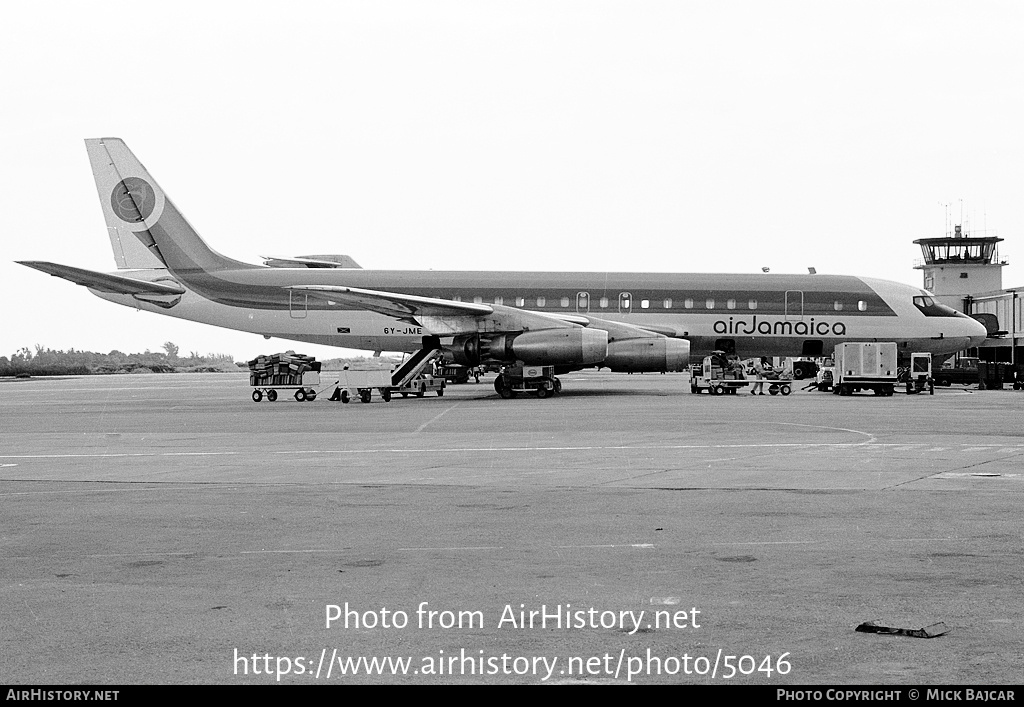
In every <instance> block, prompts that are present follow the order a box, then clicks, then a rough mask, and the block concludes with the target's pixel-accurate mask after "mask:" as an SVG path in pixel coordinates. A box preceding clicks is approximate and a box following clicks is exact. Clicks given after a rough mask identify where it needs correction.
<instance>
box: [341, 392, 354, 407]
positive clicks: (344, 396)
mask: <svg viewBox="0 0 1024 707" xmlns="http://www.w3.org/2000/svg"><path fill="white" fill-rule="evenodd" d="M351 399H352V396H351V395H349V393H348V391H347V390H343V391H341V402H343V403H345V404H348V401H349V400H351Z"/></svg>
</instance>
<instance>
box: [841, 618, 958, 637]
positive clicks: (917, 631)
mask: <svg viewBox="0 0 1024 707" xmlns="http://www.w3.org/2000/svg"><path fill="white" fill-rule="evenodd" d="M854 630H855V631H857V632H858V633H887V634H890V635H894V636H910V637H912V638H935V637H936V636H942V635H944V634H946V633H949V629H948V628H946V624H944V623H942V622H941V621H940V622H939V623H937V624H932V625H931V626H925V627H924V628H894V627H892V626H881V625H879V624H877V623H875V622H874V621H865V622H864V623H862V624H861V625H860V626H858V627H857V628H856V629H854Z"/></svg>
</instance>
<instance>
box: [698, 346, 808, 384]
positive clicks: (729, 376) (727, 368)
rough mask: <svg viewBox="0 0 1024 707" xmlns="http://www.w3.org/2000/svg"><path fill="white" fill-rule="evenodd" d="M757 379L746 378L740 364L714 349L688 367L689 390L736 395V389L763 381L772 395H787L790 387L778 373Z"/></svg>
mask: <svg viewBox="0 0 1024 707" xmlns="http://www.w3.org/2000/svg"><path fill="white" fill-rule="evenodd" d="M773 373H774V372H772V373H766V377H765V378H763V379H761V380H757V379H753V378H747V377H746V376H745V375H744V373H743V368H742V366H737V365H736V364H733V363H731V362H730V361H729V359H727V358H726V357H725V354H724V353H723V352H721V351H716V352H714V353H712V354H711V355H710V356H705V357H704V360H703V362H701V363H695V364H693V366H692V367H691V368H690V392H691V393H700V392H701V391H702V390H706V391H708V393H710V394H711V395H726V394H728V395H736V391H737V390H739V389H740V388H744V387H746V386H748V385H754V384H755V383H764V384H766V385H767V386H768V392H769V393H770V394H772V395H778V394H779V393H782V394H783V395H789V394H790V393H791V392H792V388H791V386H790V383H789V381H788V380H780V379H779V378H778V375H779V374H774V375H775V376H776V377H775V379H770V378H768V377H767V376H769V375H772V374H773Z"/></svg>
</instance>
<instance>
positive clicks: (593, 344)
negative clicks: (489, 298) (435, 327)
mask: <svg viewBox="0 0 1024 707" xmlns="http://www.w3.org/2000/svg"><path fill="white" fill-rule="evenodd" d="M449 351H451V353H452V356H453V358H454V359H455V362H456V363H461V364H463V365H466V366H475V365H477V364H479V363H481V362H483V361H516V360H518V361H522V362H523V363H526V364H530V365H536V366H557V365H583V366H588V365H593V364H595V363H600V362H601V361H603V360H604V359H605V358H606V357H607V355H608V332H606V331H604V330H603V329H585V328H583V327H564V328H558V329H541V330H539V331H523V332H514V333H509V334H492V335H487V334H483V335H478V334H473V335H470V336H457V337H455V340H454V341H453V342H452V346H451V348H450V349H449Z"/></svg>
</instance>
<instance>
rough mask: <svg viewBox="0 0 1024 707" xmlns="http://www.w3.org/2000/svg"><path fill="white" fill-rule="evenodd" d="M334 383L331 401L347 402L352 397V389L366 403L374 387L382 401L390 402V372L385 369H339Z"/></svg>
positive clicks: (371, 396) (370, 397)
mask: <svg viewBox="0 0 1024 707" xmlns="http://www.w3.org/2000/svg"><path fill="white" fill-rule="evenodd" d="M335 385H336V387H335V389H334V394H333V395H332V396H331V397H330V400H331V402H342V403H347V402H348V401H349V400H351V399H352V391H355V394H356V395H358V396H359V399H360V400H361V401H362V402H364V403H368V402H370V400H371V399H372V398H373V389H374V388H376V389H377V391H378V392H379V393H380V397H381V399H382V400H383V401H384V402H386V403H389V402H391V372H390V371H388V370H385V369H380V370H375V371H350V370H347V369H346V370H343V371H339V372H338V380H336V381H335Z"/></svg>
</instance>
